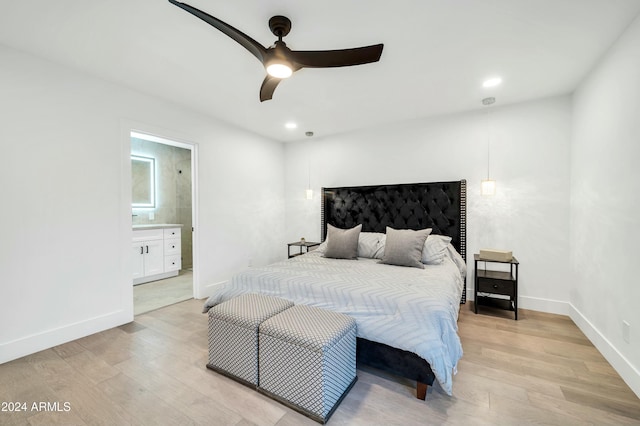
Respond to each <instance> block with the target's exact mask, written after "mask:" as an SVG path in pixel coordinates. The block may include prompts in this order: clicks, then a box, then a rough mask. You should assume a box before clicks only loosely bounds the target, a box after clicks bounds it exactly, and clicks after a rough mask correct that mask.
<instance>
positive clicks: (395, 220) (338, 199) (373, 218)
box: [321, 180, 467, 260]
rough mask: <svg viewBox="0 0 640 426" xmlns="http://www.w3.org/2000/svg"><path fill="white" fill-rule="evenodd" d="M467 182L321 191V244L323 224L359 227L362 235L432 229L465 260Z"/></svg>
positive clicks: (325, 228)
mask: <svg viewBox="0 0 640 426" xmlns="http://www.w3.org/2000/svg"><path fill="white" fill-rule="evenodd" d="M466 200H467V181H466V180H459V181H453V182H433V183H407V184H397V185H372V186H351V187H342V188H322V228H321V235H322V241H324V240H325V238H326V235H327V223H330V224H331V225H333V226H335V227H338V228H352V227H354V226H356V225H358V224H360V223H361V224H362V231H363V232H385V231H386V227H387V226H390V227H392V228H396V229H424V228H433V231H432V233H434V234H441V235H448V236H450V237H451V239H452V240H451V244H452V245H453V246H454V247H455V248H456V250H458V252H459V253H460V254H461V255H462V257H463V258H464V259H465V260H466V251H467V242H466V234H467V223H466V214H467V201H466Z"/></svg>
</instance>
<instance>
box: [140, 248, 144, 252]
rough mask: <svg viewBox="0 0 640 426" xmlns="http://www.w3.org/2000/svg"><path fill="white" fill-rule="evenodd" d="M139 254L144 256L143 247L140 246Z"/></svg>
mask: <svg viewBox="0 0 640 426" xmlns="http://www.w3.org/2000/svg"><path fill="white" fill-rule="evenodd" d="M140 254H144V247H142V246H140Z"/></svg>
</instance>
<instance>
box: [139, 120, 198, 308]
mask: <svg viewBox="0 0 640 426" xmlns="http://www.w3.org/2000/svg"><path fill="white" fill-rule="evenodd" d="M194 176H195V145H192V144H188V143H183V142H178V141H173V140H169V139H165V138H161V137H157V136H153V135H148V134H144V133H139V132H131V194H132V205H131V218H132V220H131V222H132V226H133V240H132V255H133V276H132V284H133V297H134V300H133V309H134V315H139V314H142V313H145V312H149V311H152V310H155V309H158V308H161V307H163V306H168V305H172V304H174V303H178V302H181V301H184V300H187V299H191V298H193V297H194V276H193V260H194V256H193V231H194V211H195V209H194V180H195V179H194Z"/></svg>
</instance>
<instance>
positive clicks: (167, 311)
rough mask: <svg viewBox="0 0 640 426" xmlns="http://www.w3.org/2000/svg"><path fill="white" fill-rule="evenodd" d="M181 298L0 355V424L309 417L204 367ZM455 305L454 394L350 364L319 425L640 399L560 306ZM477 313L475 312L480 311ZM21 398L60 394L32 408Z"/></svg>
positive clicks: (197, 326)
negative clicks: (348, 376) (49, 343)
mask: <svg viewBox="0 0 640 426" xmlns="http://www.w3.org/2000/svg"><path fill="white" fill-rule="evenodd" d="M201 308H202V301H197V300H188V301H186V302H182V303H178V304H175V305H171V306H168V307H165V308H162V309H159V310H156V311H153V312H149V313H147V314H143V315H139V316H137V317H136V320H135V321H134V322H133V323H130V324H127V325H125V326H122V327H118V328H114V329H111V330H107V331H104V332H102V333H98V334H95V335H92V336H88V337H85V338H82V339H79V340H76V341H73V342H70V343H67V344H64V345H61V346H58V347H55V348H52V349H49V350H45V351H42V352H39V353H36V354H33V355H30V356H27V357H24V358H21V359H18V360H15V361H12V362H9V363H5V364H3V365H0V401H5V402H8V401H13V402H25V403H27V405H28V407H27V408H28V410H27V411H26V412H14V413H9V412H0V424H2V425H14V424H15V425H54V424H75V425H84V424H104V425H128V424H136V425H137V424H148V425H179V424H185V425H186V424H207V425H252V424H256V425H280V426H285V425H307V424H308V425H314V424H317V423H315V422H313V421H311V420H309V419H308V418H306V417H304V416H302V415H300V414H298V413H296V412H295V411H292V410H290V409H289V408H287V407H284V406H282V405H280V404H278V403H276V402H274V401H272V400H270V399H269V398H267V397H265V396H263V395H261V394H259V393H257V392H255V391H253V390H251V389H249V388H247V387H245V386H243V385H240V384H238V383H236V382H234V381H232V380H230V379H228V378H226V377H223V376H221V375H219V374H216V373H215V372H213V371H210V370H208V369H206V368H205V367H204V365H205V363H206V360H207V348H206V346H207V342H206V339H207V319H206V316H205V315H203V314H201V313H200V311H201ZM471 308H472V304H471V303H469V304H467V305H463V306H462V307H461V316H460V321H459V328H460V336H461V338H462V344H463V348H464V357H463V359H462V360H461V361H460V363H459V368H458V374H457V375H456V376H455V378H454V395H453V396H452V397H450V396H447V395H446V394H444V392H443V391H442V390H441V389H440V387H439V386H437V385H436V386H433V387H430V388H429V392H428V394H427V400H426V401H420V400H417V399H416V398H415V390H414V389H415V388H414V386H415V383H412V382H411V381H408V380H403V379H398V378H390V377H386V376H385V375H384V374H381V373H380V372H378V371H375V370H372V369H369V368H365V367H359V369H358V377H359V379H358V382H357V383H356V385H355V386H354V388H353V389H352V390H351V392H350V393H349V394H348V395H347V397H346V398H345V399H344V401H343V402H342V404H341V405H340V407H339V408H338V410H337V411H336V412H335V414H334V415H333V417H332V418H331V419H330V421H329V424H330V425H378V424H381V425H413V424H451V425H457V424H460V425H484V424H486V425H516V424H555V425H574V424H575V425H584V424H596V425H605V424H611V425H622V424H635V425H638V424H640V400H639V399H638V397H637V396H636V395H635V394H634V393H633V392H632V391H631V390H630V389H629V388H628V387H627V386H626V385H625V383H624V382H623V381H622V380H621V379H620V377H619V376H618V375H617V374H616V372H615V371H614V370H613V369H612V368H611V366H610V365H609V364H608V363H607V362H606V361H605V360H604V358H603V357H602V356H601V355H600V353H598V351H597V350H596V349H595V348H594V347H593V345H591V343H590V342H589V341H588V340H587V339H586V338H585V336H584V335H583V334H582V333H581V332H580V331H579V330H578V328H577V327H576V326H575V325H574V324H573V323H572V322H571V320H570V319H569V318H567V317H562V316H556V315H549V314H542V313H536V312H533V311H525V310H521V311H520V318H521V319H519V320H518V321H517V322H516V321H513V320H512V319H509V317H508V315H509V313H506V312H505V313H504V314H503V313H495V314H493V315H492V314H491V313H490V312H489V315H475V314H473V313H472V312H471V311H470V309H471ZM483 312H487V311H483ZM33 402H49V403H54V402H59V403H60V407H61V409H64V403H65V402H68V403H69V404H70V410H69V411H67V412H64V411H62V412H47V411H32V410H31V406H32V403H33Z"/></svg>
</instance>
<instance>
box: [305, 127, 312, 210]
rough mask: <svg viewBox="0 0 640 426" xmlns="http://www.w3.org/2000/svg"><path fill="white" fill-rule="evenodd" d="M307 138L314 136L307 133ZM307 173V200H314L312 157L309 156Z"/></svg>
mask: <svg viewBox="0 0 640 426" xmlns="http://www.w3.org/2000/svg"><path fill="white" fill-rule="evenodd" d="M305 135H306V136H308V137H311V136H313V132H306V133H305ZM307 173H308V178H309V180H308V181H307V190H306V193H307V200H313V189H311V156H310V155H308V154H307Z"/></svg>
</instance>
